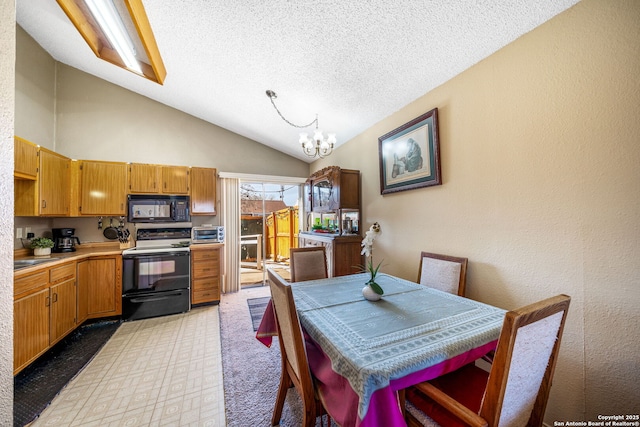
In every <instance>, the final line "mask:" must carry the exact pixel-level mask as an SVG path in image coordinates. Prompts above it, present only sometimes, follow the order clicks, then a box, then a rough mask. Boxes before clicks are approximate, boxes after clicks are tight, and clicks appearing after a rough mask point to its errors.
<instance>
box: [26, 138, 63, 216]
mask: <svg viewBox="0 0 640 427" xmlns="http://www.w3.org/2000/svg"><path fill="white" fill-rule="evenodd" d="M34 146H35V145H34ZM35 147H37V146H35ZM36 160H37V167H36V170H37V171H38V172H37V174H36V180H30V179H15V180H14V196H15V198H14V200H15V202H14V212H15V215H16V216H69V214H70V209H69V206H70V164H71V159H69V158H68V157H65V156H62V155H60V154H57V153H55V152H53V151H50V150H47V149H46V148H42V147H40V148H38V150H37V154H36Z"/></svg>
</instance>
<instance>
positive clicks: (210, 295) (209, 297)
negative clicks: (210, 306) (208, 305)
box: [191, 290, 220, 304]
mask: <svg viewBox="0 0 640 427" xmlns="http://www.w3.org/2000/svg"><path fill="white" fill-rule="evenodd" d="M219 300H220V292H218V291H217V290H216V291H192V295H191V303H192V304H200V303H203V302H213V301H219Z"/></svg>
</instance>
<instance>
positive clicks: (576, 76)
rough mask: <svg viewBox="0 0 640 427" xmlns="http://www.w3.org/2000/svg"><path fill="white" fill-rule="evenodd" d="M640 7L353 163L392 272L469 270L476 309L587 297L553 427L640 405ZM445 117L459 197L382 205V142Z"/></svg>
mask: <svg viewBox="0 0 640 427" xmlns="http://www.w3.org/2000/svg"><path fill="white" fill-rule="evenodd" d="M638 23H640V2H637V1H633V0H631V1H628V0H606V1H603V0H583V1H582V2H580V3H578V4H577V5H576V6H575V7H573V8H571V9H569V10H568V11H566V12H564V13H562V14H560V15H558V16H557V17H556V18H554V19H552V20H551V21H549V22H547V23H546V24H543V25H542V26H541V27H539V28H537V29H535V30H533V31H532V32H530V33H529V34H526V35H524V36H523V37H521V38H520V39H518V40H517V41H515V42H514V43H512V44H511V45H509V46H506V47H505V48H504V49H502V50H500V51H499V52H497V53H496V54H494V55H492V56H491V57H489V58H487V59H486V60H484V61H482V62H480V63H479V64H477V65H476V66H474V67H472V68H471V69H469V70H467V71H465V72H463V73H462V74H460V75H459V76H457V77H456V78H454V79H452V80H451V81H449V82H447V83H445V84H443V85H442V86H440V87H438V88H437V89H435V90H433V91H431V92H429V93H427V94H426V95H424V96H423V97H421V98H419V99H418V100H416V101H415V102H413V103H411V104H409V105H407V106H406V107H404V108H402V109H401V110H400V111H398V112H397V113H395V114H393V115H392V116H390V117H388V118H386V119H385V120H383V121H381V122H380V123H378V124H376V125H375V126H373V127H371V128H370V129H368V130H367V131H365V132H364V133H363V134H361V135H359V136H358V137H356V138H354V139H353V140H351V141H349V142H348V143H347V144H345V145H344V146H342V147H340V148H339V149H338V150H337V151H336V152H335V153H334V154H333V155H331V156H330V157H329V158H328V159H326V160H323V161H318V162H315V163H314V164H313V165H312V169H313V170H318V169H321V168H322V167H324V166H328V165H330V164H337V165H340V166H341V167H344V168H350V169H359V170H360V171H361V173H362V183H363V192H362V199H363V211H364V215H363V216H364V224H363V227H368V226H369V225H370V224H371V223H373V222H374V221H378V222H379V223H380V224H381V225H382V235H381V236H380V238H379V239H378V240H377V241H376V246H377V247H376V255H377V257H378V259H384V264H383V268H382V270H383V271H385V272H387V273H391V274H396V275H399V276H402V277H404V278H407V279H411V280H415V279H416V278H417V274H418V262H419V254H420V251H422V250H425V251H430V252H439V253H445V254H450V255H457V256H465V257H468V258H469V261H470V264H469V271H468V281H467V289H468V296H470V297H471V298H474V299H478V300H481V301H485V302H488V303H491V304H495V305H497V306H500V307H503V308H507V309H511V308H516V307H519V306H522V305H525V304H528V303H531V302H534V301H536V300H540V299H543V298H546V297H549V296H552V295H556V294H559V293H566V294H568V295H570V296H571V297H572V301H571V307H570V310H569V316H568V320H567V326H566V330H565V335H564V339H563V343H562V349H561V354H560V360H559V363H558V366H557V368H556V375H555V381H554V384H553V388H552V390H551V397H550V401H549V406H548V410H547V417H546V419H547V421H548V422H553V421H554V420H559V421H571V420H594V421H596V420H597V419H596V417H597V415H598V414H637V413H638V408H639V406H638V402H640V362H639V358H638V355H639V354H640V310H638V307H640V288H639V287H640V167H639V166H640V137H639V136H640V120H638V117H639V116H640V78H638V76H639V75H640V25H638ZM434 107H437V108H438V109H439V115H440V117H439V119H440V123H439V124H440V141H441V162H442V175H443V185H441V186H437V187H430V188H423V189H417V190H412V191H406V192H401V193H395V194H390V195H385V196H381V195H380V181H379V167H378V137H380V136H382V135H384V134H386V133H387V132H390V131H391V130H393V129H395V128H397V127H399V126H401V125H402V124H404V123H406V122H408V121H409V120H411V119H413V118H415V117H417V116H419V115H421V114H423V113H425V112H427V111H429V110H431V109H432V108H434Z"/></svg>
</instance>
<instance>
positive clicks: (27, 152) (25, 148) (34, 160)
mask: <svg viewBox="0 0 640 427" xmlns="http://www.w3.org/2000/svg"><path fill="white" fill-rule="evenodd" d="M13 147H14V148H13V154H14V169H13V175H14V176H15V177H16V178H21V179H29V180H35V179H37V177H38V146H37V145H36V144H34V143H32V142H29V141H27V140H26V139H22V138H20V137H17V136H16V137H15V138H14V145H13Z"/></svg>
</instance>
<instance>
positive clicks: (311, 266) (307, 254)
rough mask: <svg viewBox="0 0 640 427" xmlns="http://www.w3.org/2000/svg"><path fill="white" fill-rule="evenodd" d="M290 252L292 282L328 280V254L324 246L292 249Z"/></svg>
mask: <svg viewBox="0 0 640 427" xmlns="http://www.w3.org/2000/svg"><path fill="white" fill-rule="evenodd" d="M289 252H290V258H289V265H290V268H291V281H292V282H302V281H304V280H315V279H326V278H327V277H328V274H327V253H326V249H325V247H324V246H310V247H305V248H291V249H289Z"/></svg>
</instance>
